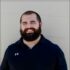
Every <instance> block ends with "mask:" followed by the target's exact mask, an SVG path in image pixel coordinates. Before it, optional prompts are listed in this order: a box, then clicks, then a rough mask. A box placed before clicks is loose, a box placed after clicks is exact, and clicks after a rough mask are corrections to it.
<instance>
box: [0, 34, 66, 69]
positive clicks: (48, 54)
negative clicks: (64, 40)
mask: <svg viewBox="0 0 70 70" xmlns="http://www.w3.org/2000/svg"><path fill="white" fill-rule="evenodd" d="M1 70H67V65H66V61H65V57H64V54H63V52H62V50H61V49H60V48H59V47H58V46H57V45H55V44H53V43H52V42H50V41H49V40H47V39H45V38H44V37H43V35H41V39H40V41H39V42H38V43H37V44H36V45H35V46H34V47H33V48H32V49H30V48H28V46H27V45H25V44H24V43H23V41H22V38H21V39H20V40H19V41H17V42H16V43H14V44H12V45H10V46H9V47H8V48H7V50H6V52H5V55H4V58H3V61H2V64H1Z"/></svg>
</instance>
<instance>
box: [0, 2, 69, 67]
mask: <svg viewBox="0 0 70 70" xmlns="http://www.w3.org/2000/svg"><path fill="white" fill-rule="evenodd" d="M26 10H34V11H36V12H38V13H39V14H40V15H41V18H42V22H43V24H42V26H43V27H42V29H43V31H42V33H43V34H44V35H45V37H46V38H47V39H49V40H51V41H52V42H54V43H56V44H58V45H59V46H60V48H61V49H62V50H63V52H64V54H65V57H66V61H67V65H68V68H69V3H68V2H67V1H34V2H32V1H1V61H2V58H3V55H4V52H5V50H6V48H7V47H8V45H10V44H11V43H13V42H15V41H16V40H18V39H19V38H20V33H19V25H20V23H19V18H20V16H21V14H22V13H23V12H24V11H26Z"/></svg>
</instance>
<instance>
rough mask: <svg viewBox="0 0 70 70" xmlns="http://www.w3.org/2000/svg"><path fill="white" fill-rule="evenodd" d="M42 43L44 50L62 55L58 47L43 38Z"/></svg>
mask: <svg viewBox="0 0 70 70" xmlns="http://www.w3.org/2000/svg"><path fill="white" fill-rule="evenodd" d="M42 42H43V45H44V46H45V49H48V50H49V51H51V52H52V53H53V52H54V53H56V54H57V55H59V54H63V51H62V49H61V48H60V46H59V45H57V44H55V43H53V42H52V41H50V40H48V39H46V38H45V37H43V41H42Z"/></svg>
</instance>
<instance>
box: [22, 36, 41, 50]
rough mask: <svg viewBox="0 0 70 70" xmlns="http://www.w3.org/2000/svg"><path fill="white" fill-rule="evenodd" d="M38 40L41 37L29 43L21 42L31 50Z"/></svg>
mask: <svg viewBox="0 0 70 70" xmlns="http://www.w3.org/2000/svg"><path fill="white" fill-rule="evenodd" d="M40 38H41V35H40V36H39V37H38V38H37V39H36V40H34V41H30V42H29V41H26V40H23V42H24V43H25V44H26V45H27V46H28V47H29V48H30V49H32V48H33V46H34V45H36V44H37V43H38V42H39V40H40Z"/></svg>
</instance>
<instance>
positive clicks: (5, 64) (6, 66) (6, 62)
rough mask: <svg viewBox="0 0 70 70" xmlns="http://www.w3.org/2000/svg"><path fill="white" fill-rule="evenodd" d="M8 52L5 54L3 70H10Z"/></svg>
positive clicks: (2, 64)
mask: <svg viewBox="0 0 70 70" xmlns="http://www.w3.org/2000/svg"><path fill="white" fill-rule="evenodd" d="M7 56H8V55H7V51H6V52H5V55H4V58H3V60H2V63H1V67H0V68H1V70H9V65H8V60H7Z"/></svg>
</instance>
